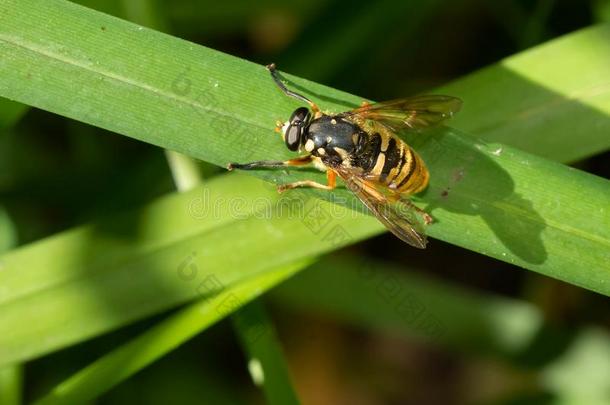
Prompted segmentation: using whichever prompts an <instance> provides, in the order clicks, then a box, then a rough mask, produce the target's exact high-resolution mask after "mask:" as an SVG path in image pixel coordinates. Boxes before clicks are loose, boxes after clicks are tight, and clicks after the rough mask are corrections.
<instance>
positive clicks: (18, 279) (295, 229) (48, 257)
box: [0, 175, 381, 365]
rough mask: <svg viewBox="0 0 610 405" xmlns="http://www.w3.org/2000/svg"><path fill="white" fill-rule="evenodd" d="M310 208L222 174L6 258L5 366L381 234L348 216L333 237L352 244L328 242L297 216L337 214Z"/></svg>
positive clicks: (2, 279)
mask: <svg viewBox="0 0 610 405" xmlns="http://www.w3.org/2000/svg"><path fill="white" fill-rule="evenodd" d="M303 204H304V201H303V200H302V199H299V198H297V197H294V196H293V197H290V198H288V199H281V200H280V197H279V196H278V193H277V192H276V191H275V189H274V188H271V187H269V186H268V185H267V184H266V183H265V182H262V181H260V180H258V179H255V178H253V177H251V176H244V175H229V176H221V177H219V178H217V179H212V180H210V181H209V182H207V185H206V188H205V189H201V188H200V189H196V190H193V191H190V192H185V193H180V194H176V195H171V196H168V197H166V198H162V199H160V200H159V201H157V202H155V203H153V204H152V205H150V206H148V207H146V208H144V209H143V210H141V211H139V212H136V213H127V214H125V215H123V216H117V217H113V218H109V219H106V220H102V221H100V222H98V223H97V224H95V225H93V224H92V225H88V226H85V227H80V228H76V229H73V230H70V231H68V232H64V233H62V234H59V235H56V236H54V237H51V238H48V239H47V240H44V241H40V242H38V243H34V244H31V245H28V246H24V247H23V248H20V249H17V250H14V251H12V252H10V253H7V254H5V255H3V256H0V263H1V264H2V266H3V267H4V270H3V271H2V272H0V286H2V291H1V294H0V329H1V330H4V331H6V333H3V334H0V365H1V364H7V363H9V364H10V363H14V362H15V361H18V360H22V359H30V358H33V357H36V356H40V355H42V354H44V353H48V352H50V351H54V350H57V349H59V348H61V347H65V346H67V345H70V344H73V343H75V342H79V341H82V340H85V339H87V338H90V337H92V336H96V335H99V334H100V333H103V332H107V331H110V330H113V329H116V328H118V327H120V326H123V325H125V324H127V323H129V322H133V321H134V320H137V319H141V318H142V317H144V316H147V315H151V314H154V313H158V312H160V311H163V310H166V309H168V308H171V307H174V306H176V305H178V304H180V303H184V302H186V301H188V300H192V299H194V298H197V297H199V296H201V294H202V290H203V291H204V292H214V291H215V290H214V288H216V287H218V286H224V287H225V288H228V287H230V286H233V285H236V284H239V283H241V282H244V281H245V280H247V279H249V278H251V277H253V276H255V275H257V274H260V273H264V272H265V271H268V270H269V269H272V268H275V267H279V266H282V265H288V264H290V263H293V262H295V261H298V260H302V259H306V258H309V257H312V256H314V255H317V254H322V253H324V252H328V251H330V250H332V249H336V248H339V247H341V246H345V245H346V244H347V243H352V242H355V241H357V240H361V239H363V238H365V237H368V236H370V235H372V234H373V233H375V232H379V231H380V230H381V229H380V228H379V227H375V225H376V221H375V219H373V218H371V217H369V216H367V215H360V216H358V217H356V218H350V217H349V216H348V215H347V214H348V211H347V210H346V209H343V210H342V211H341V212H342V213H343V214H342V218H340V219H336V220H333V222H332V223H329V224H328V226H329V231H330V230H331V229H333V230H334V229H338V230H341V229H345V228H346V227H347V226H349V227H350V236H351V239H345V238H344V239H340V240H330V239H328V237H327V236H328V235H327V233H322V234H320V235H318V234H314V233H312V231H311V230H310V228H309V227H308V226H307V225H306V223H305V222H304V221H301V220H299V218H301V217H300V215H303V212H305V210H310V209H312V208H319V209H322V210H324V211H327V212H330V210H331V207H334V206H333V205H332V204H331V203H328V202H324V201H318V200H315V201H309V204H308V205H303ZM307 212H308V211H307ZM371 225H373V226H371ZM296 240H300V241H303V243H304V244H305V245H304V246H301V245H300V244H298V243H295V241H296ZM235 252H239V254H238V255H237V254H235ZM269 252H274V254H273V255H270V254H269ZM243 257H248V261H247V262H246V263H245V262H244V261H243ZM24 269H27V271H26V270H24ZM33 309H35V310H33ZM40 335H44V336H45V337H46V338H45V339H40Z"/></svg>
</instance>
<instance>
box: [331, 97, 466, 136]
mask: <svg viewBox="0 0 610 405" xmlns="http://www.w3.org/2000/svg"><path fill="white" fill-rule="evenodd" d="M460 108H462V100H460V99H459V98H457V97H451V96H440V95H423V96H415V97H409V98H402V99H398V100H391V101H384V102H381V103H375V104H368V105H365V106H362V107H360V108H355V109H353V110H350V111H347V112H345V113H343V114H341V115H343V116H346V117H354V118H356V119H361V120H372V121H377V122H380V123H382V124H384V125H386V126H387V127H389V128H391V129H393V130H395V131H397V130H400V129H413V130H418V129H424V128H427V127H430V126H434V125H437V124H440V123H441V122H443V121H445V120H447V119H449V118H451V117H452V116H453V115H454V114H455V113H457V112H458V111H460Z"/></svg>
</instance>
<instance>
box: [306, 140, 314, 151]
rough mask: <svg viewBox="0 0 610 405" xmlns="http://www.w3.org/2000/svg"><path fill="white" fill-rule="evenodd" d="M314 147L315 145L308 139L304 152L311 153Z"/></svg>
mask: <svg viewBox="0 0 610 405" xmlns="http://www.w3.org/2000/svg"><path fill="white" fill-rule="evenodd" d="M315 147H316V145H315V144H314V143H313V140H311V139H308V140H307V142H305V150H306V151H307V152H311V151H312V150H313V148H315Z"/></svg>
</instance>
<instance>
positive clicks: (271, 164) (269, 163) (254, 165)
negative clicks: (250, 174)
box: [227, 155, 311, 170]
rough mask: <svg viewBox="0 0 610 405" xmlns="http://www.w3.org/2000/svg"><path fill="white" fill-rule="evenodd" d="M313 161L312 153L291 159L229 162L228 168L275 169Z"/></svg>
mask: <svg viewBox="0 0 610 405" xmlns="http://www.w3.org/2000/svg"><path fill="white" fill-rule="evenodd" d="M308 163H311V155H307V156H301V157H298V158H295V159H290V160H285V161H283V162H282V161H281V160H258V161H256V162H250V163H229V164H228V165H227V169H228V170H233V169H241V170H254V169H273V168H280V167H286V166H303V165H306V164H308Z"/></svg>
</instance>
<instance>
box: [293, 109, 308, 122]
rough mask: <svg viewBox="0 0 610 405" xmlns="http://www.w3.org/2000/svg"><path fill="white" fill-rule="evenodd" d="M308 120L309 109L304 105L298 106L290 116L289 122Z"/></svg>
mask: <svg viewBox="0 0 610 405" xmlns="http://www.w3.org/2000/svg"><path fill="white" fill-rule="evenodd" d="M308 120H309V110H308V109H307V108H305V107H299V108H297V109H296V110H294V112H293V113H292V115H291V116H290V123H297V122H307V121H308Z"/></svg>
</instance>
